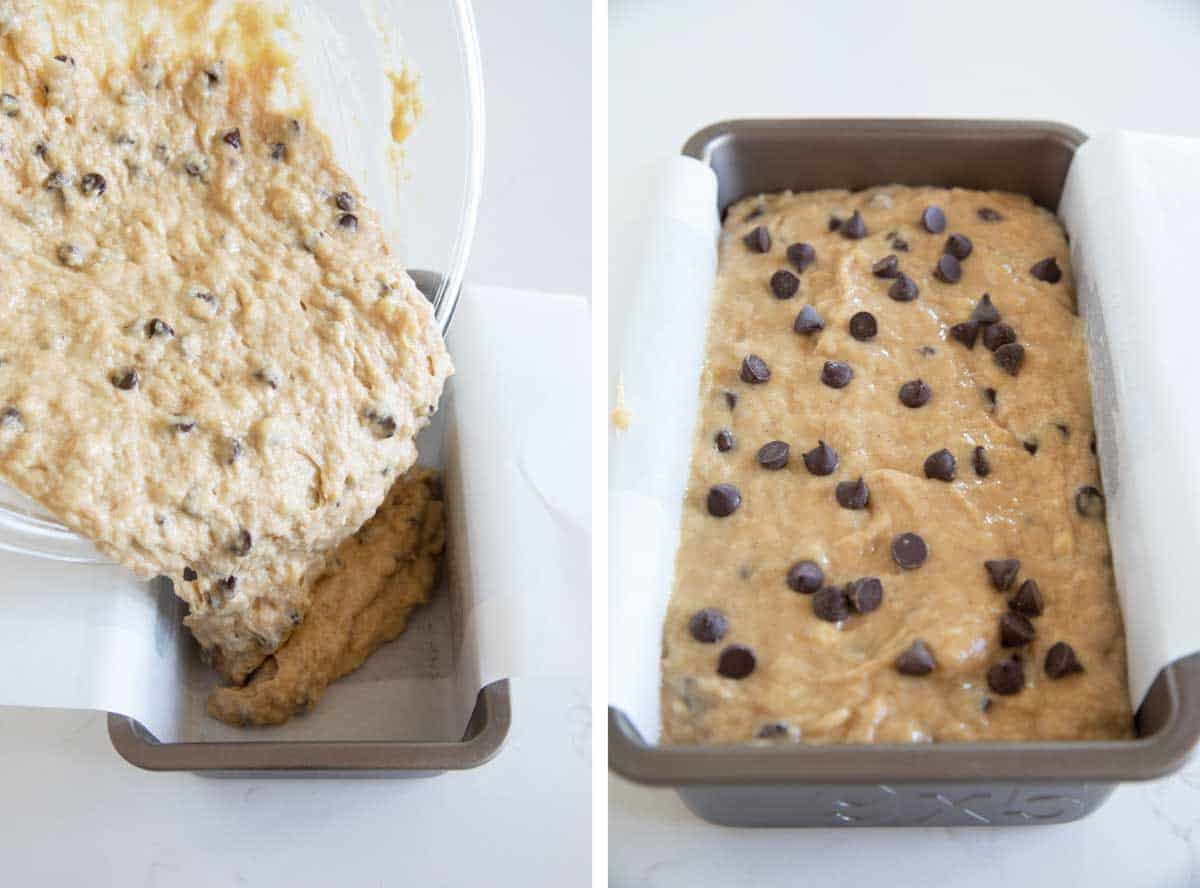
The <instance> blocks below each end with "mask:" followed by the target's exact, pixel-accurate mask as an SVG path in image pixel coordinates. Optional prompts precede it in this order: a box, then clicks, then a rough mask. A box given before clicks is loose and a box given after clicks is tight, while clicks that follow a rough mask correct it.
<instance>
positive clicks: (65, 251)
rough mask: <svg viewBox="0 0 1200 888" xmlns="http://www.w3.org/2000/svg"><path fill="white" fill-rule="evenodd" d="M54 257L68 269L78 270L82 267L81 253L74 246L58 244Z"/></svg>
mask: <svg viewBox="0 0 1200 888" xmlns="http://www.w3.org/2000/svg"><path fill="white" fill-rule="evenodd" d="M55 255H57V256H58V261H59V262H61V263H62V264H63V265H65V266H67V267H68V268H79V267H80V266H82V265H83V251H82V250H81V249H79V247H77V246H75V245H74V244H59V245H58V248H57V250H55Z"/></svg>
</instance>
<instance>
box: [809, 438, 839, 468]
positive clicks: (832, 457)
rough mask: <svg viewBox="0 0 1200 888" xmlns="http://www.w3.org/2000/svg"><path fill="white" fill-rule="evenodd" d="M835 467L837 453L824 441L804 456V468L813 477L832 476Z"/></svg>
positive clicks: (819, 442) (836, 464)
mask: <svg viewBox="0 0 1200 888" xmlns="http://www.w3.org/2000/svg"><path fill="white" fill-rule="evenodd" d="M837 466H838V455H837V452H836V451H835V450H834V449H833V448H832V447H830V446H829V445H828V444H826V443H825V442H824V441H818V442H817V446H816V447H814V448H813V449H812V450H810V451H808V453H806V454H804V467H805V468H807V469H808V470H809V472H811V473H812V474H814V475H832V474H833V472H834V470H835V469H836V468H837Z"/></svg>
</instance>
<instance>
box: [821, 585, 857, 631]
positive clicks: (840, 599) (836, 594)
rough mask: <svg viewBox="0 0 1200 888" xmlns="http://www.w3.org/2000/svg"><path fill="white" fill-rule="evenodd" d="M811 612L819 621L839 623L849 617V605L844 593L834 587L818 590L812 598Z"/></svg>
mask: <svg viewBox="0 0 1200 888" xmlns="http://www.w3.org/2000/svg"><path fill="white" fill-rule="evenodd" d="M812 610H813V613H814V614H816V615H817V617H818V618H819V619H822V620H827V621H828V622H830V623H840V622H841V621H842V620H844V619H846V618H847V617H849V616H850V603H849V602H848V601H846V593H845V592H844V591H843V590H842V589H840V588H838V587H836V586H826V587H825V588H824V589H818V590H817V592H816V593H815V594H814V595H813V597H812Z"/></svg>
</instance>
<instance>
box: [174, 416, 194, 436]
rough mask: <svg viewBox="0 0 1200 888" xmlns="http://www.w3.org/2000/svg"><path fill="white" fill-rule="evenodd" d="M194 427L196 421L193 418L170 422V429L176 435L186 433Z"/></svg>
mask: <svg viewBox="0 0 1200 888" xmlns="http://www.w3.org/2000/svg"><path fill="white" fill-rule="evenodd" d="M195 427H196V422H195V420H191V419H185V420H183V421H182V422H173V423H171V431H173V432H175V433H176V434H178V435H186V434H187V433H188V432H190V431H191V430H192V429H194V428H195Z"/></svg>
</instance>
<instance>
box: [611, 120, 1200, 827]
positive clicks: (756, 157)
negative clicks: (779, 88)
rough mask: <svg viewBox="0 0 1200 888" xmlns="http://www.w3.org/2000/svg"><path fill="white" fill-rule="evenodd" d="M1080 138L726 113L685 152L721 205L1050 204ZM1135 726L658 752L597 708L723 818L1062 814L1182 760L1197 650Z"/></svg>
mask: <svg viewBox="0 0 1200 888" xmlns="http://www.w3.org/2000/svg"><path fill="white" fill-rule="evenodd" d="M1086 138H1087V137H1086V136H1085V135H1084V134H1083V133H1082V132H1080V131H1079V130H1077V129H1075V128H1073V127H1070V126H1066V125H1064V124H1060V123H1046V122H1039V121H1023V120H735V121H728V122H725V123H718V124H714V125H713V126H709V127H706V128H705V129H703V130H701V131H700V132H698V133H696V134H695V135H694V136H692V137H691V138H690V139H688V141H687V144H686V145H685V146H684V149H683V153H684V154H685V155H687V156H690V157H694V158H696V159H697V160H700V161H702V162H704V163H707V164H708V165H709V166H711V167H712V169H713V170H714V172H715V173H716V175H717V181H718V201H719V204H720V210H721V211H722V213H723V212H724V210H725V208H726V207H728V206H729V205H730V204H732V203H734V202H735V201H737V200H739V199H741V198H743V197H746V196H748V195H751V194H758V193H762V192H773V191H782V190H785V189H791V190H793V191H808V190H814V189H820V188H848V189H861V188H868V187H870V186H873V185H883V184H890V183H897V184H904V185H936V186H959V187H963V188H977V189H1002V190H1005V191H1015V192H1019V193H1023V194H1028V195H1029V196H1030V197H1032V198H1033V199H1034V200H1035V201H1036V202H1037V203H1039V204H1041V205H1042V206H1045V207H1047V208H1049V209H1051V210H1056V209H1057V208H1058V201H1059V198H1060V197H1061V195H1062V190H1063V186H1064V184H1065V182H1066V178H1067V170H1068V169H1069V167H1070V165H1071V160H1072V158H1073V157H1074V154H1075V150H1076V149H1077V148H1078V147H1079V146H1080V145H1081V144H1083V142H1084V141H1085V140H1086ZM1100 444H1101V447H1103V446H1104V442H1103V441H1101V442H1100ZM1136 728H1137V738H1136V739H1134V740H1127V741H1108V742H1065V743H939V744H928V745H860V746H850V745H828V746H805V745H798V746H790V747H762V746H756V745H745V746H722V747H713V746H692V747H688V746H678V747H661V746H652V745H649V744H647V743H646V742H645V741H644V740H643V739H642V737H641V735H640V734H639V733H638V731H637V728H636V727H634V725H633V723H632V722H631V721H630V720H629V719H628V717H627V716H626V715H625V714H624V713H622V712H621V711H620V710H618V709H616V708H612V707H610V709H609V714H608V742H609V753H608V760H609V767H610V768H611V769H612V770H613V771H615V772H616V773H618V774H620V775H621V776H623V777H626V778H628V779H630V780H633V781H636V782H638V783H644V784H649V785H656V786H671V787H674V788H675V789H676V790H677V791H678V792H679V794H680V796H681V797H682V799H683V801H684V803H685V804H686V805H687V806H688V807H689V808H690V809H691V810H692V811H693V812H694V813H696V814H697V815H699V816H700V817H703V818H704V819H705V820H709V821H712V822H713V823H719V824H724V825H727V826H814V827H822V826H1012V825H1031V824H1046V823H1065V822H1067V821H1071V820H1077V819H1079V818H1080V817H1083V816H1085V815H1087V814H1089V813H1091V812H1092V811H1094V810H1095V809H1096V808H1098V807H1099V806H1100V805H1101V804H1102V803H1103V802H1104V801H1105V799H1107V798H1108V796H1109V795H1111V794H1112V792H1113V790H1114V789H1116V786H1117V784H1118V783H1120V782H1122V781H1128V780H1146V779H1151V778H1155V777H1161V776H1163V775H1165V774H1169V773H1170V772H1172V771H1174V770H1176V769H1177V768H1179V767H1180V766H1181V765H1182V764H1183V763H1184V762H1185V761H1186V760H1187V758H1188V756H1189V755H1190V753H1191V751H1192V749H1193V748H1194V747H1195V745H1196V743H1197V742H1198V741H1200V655H1196V656H1191V657H1187V658H1184V659H1181V660H1178V661H1176V662H1174V663H1172V664H1170V665H1169V666H1167V667H1166V668H1165V669H1164V670H1163V671H1162V672H1161V673H1160V674H1159V675H1158V677H1157V679H1156V680H1155V682H1154V684H1153V686H1152V687H1151V688H1150V691H1149V693H1148V694H1147V695H1146V698H1145V699H1144V700H1143V701H1142V703H1141V705H1140V707H1139V708H1138V711H1137V715H1136Z"/></svg>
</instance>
